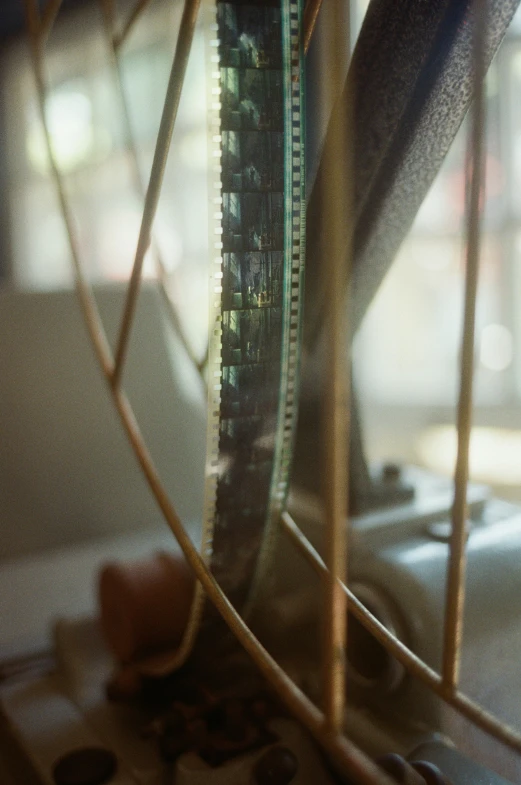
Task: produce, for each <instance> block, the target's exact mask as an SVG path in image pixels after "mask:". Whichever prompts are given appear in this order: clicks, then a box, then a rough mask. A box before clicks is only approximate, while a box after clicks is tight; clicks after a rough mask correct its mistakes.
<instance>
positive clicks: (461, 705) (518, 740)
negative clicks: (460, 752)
mask: <svg viewBox="0 0 521 785" xmlns="http://www.w3.org/2000/svg"><path fill="white" fill-rule="evenodd" d="M281 527H282V530H283V531H284V532H285V533H286V534H287V535H288V537H289V538H290V540H291V541H292V542H293V544H294V545H295V546H296V547H297V549H298V550H299V551H300V553H301V554H302V555H303V556H304V558H305V559H306V561H307V562H308V564H309V565H310V566H311V567H312V568H313V569H314V570H315V572H316V573H317V574H318V575H319V576H320V577H321V578H325V577H326V573H327V566H326V564H325V562H324V560H323V559H322V557H321V556H320V554H319V553H318V552H317V551H316V549H315V548H314V547H313V545H312V544H311V543H310V542H309V540H308V539H307V537H306V536H305V535H304V534H303V532H302V531H301V530H300V529H299V527H298V526H297V524H296V523H295V521H294V520H293V518H292V517H291V515H290V514H289V513H288V512H284V513H283V514H282V517H281ZM342 590H343V591H344V592H345V593H346V595H347V597H348V598H349V610H350V612H351V613H352V614H353V616H354V617H355V618H356V619H357V620H358V621H359V622H360V623H361V624H363V625H364V627H365V628H366V629H367V630H368V631H369V632H370V633H371V634H372V635H374V637H375V638H376V640H377V641H378V642H379V643H381V644H382V646H384V648H385V649H386V650H387V651H388V652H389V654H392V656H393V657H395V658H396V659H397V660H398V662H400V663H401V664H402V665H403V666H404V667H405V668H407V670H408V671H409V672H410V673H411V674H412V675H413V676H416V677H417V678H418V679H420V681H422V682H423V683H424V684H426V685H427V686H428V687H429V688H430V689H432V690H433V692H435V693H436V694H437V695H439V696H440V697H441V698H443V699H444V700H446V701H447V703H449V704H450V705H451V706H453V708H454V709H456V710H457V711H458V712H459V713H460V714H461V715H462V716H463V717H465V718H466V719H468V720H470V721H471V722H474V723H475V725H477V726H478V727H479V728H481V730H483V731H485V732H486V733H488V734H489V735H490V736H493V737H494V738H495V739H497V740H498V741H500V742H502V743H503V744H505V745H506V746H507V747H510V749H513V750H515V751H516V752H517V753H519V754H521V734H520V733H518V732H517V731H516V730H514V729H513V728H511V727H510V726H509V725H506V724H505V723H502V722H500V721H499V720H498V719H497V718H496V717H494V716H493V715H492V714H490V712H488V711H486V709H483V708H482V707H481V706H480V705H479V704H477V703H475V702H474V701H473V700H471V699H470V698H468V697H467V696H466V695H464V694H462V693H461V692H453V691H447V689H446V687H445V685H444V683H443V680H442V678H441V676H440V674H439V673H436V671H435V670H433V668H430V667H429V666H428V665H427V664H426V663H425V662H423V660H421V659H420V658H419V657H418V656H417V655H416V654H415V653H414V652H413V651H411V649H409V648H408V646H406V645H405V644H404V643H402V641H401V640H399V639H398V638H396V637H395V636H394V635H393V634H392V633H391V632H389V630H388V629H387V627H384V625H383V624H382V623H381V622H380V621H379V620H378V619H377V618H376V616H373V614H372V613H371V612H370V611H368V610H367V608H366V607H365V605H364V604H363V603H361V602H360V600H359V599H358V598H357V597H356V595H355V594H353V592H352V591H351V590H350V589H349V587H348V586H346V585H345V584H343V585H342Z"/></svg>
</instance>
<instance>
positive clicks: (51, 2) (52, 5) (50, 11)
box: [40, 0, 62, 44]
mask: <svg viewBox="0 0 521 785" xmlns="http://www.w3.org/2000/svg"><path fill="white" fill-rule="evenodd" d="M61 4H62V0H47V5H46V6H45V7H44V9H43V13H42V17H41V23H40V42H41V43H42V44H43V43H45V42H46V40H47V39H48V38H49V36H50V34H51V30H52V26H53V24H54V21H55V19H56V17H57V16H58V11H59V10H60V7H61Z"/></svg>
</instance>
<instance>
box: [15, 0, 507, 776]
mask: <svg viewBox="0 0 521 785" xmlns="http://www.w3.org/2000/svg"><path fill="white" fill-rule="evenodd" d="M23 2H24V5H25V14H26V25H27V30H28V36H29V43H30V49H31V55H32V62H33V68H34V76H35V82H36V88H37V96H38V104H39V112H40V117H41V122H42V125H43V129H44V135H45V140H46V146H47V151H48V157H49V162H50V169H51V174H52V177H53V179H54V182H55V185H56V190H57V195H58V200H59V205H60V210H61V213H62V217H63V221H64V224H65V228H66V233H67V237H68V243H69V246H70V253H71V257H72V261H73V265H74V269H75V275H76V285H77V290H78V294H79V298H80V302H81V307H82V310H83V315H84V318H85V322H86V325H87V328H88V332H89V334H90V338H91V340H92V343H93V346H94V349H95V352H96V356H97V359H98V362H99V365H100V367H101V370H102V372H103V375H104V377H105V379H106V381H107V383H108V386H109V388H110V393H111V396H112V399H113V402H114V405H115V407H116V409H117V411H118V414H119V417H120V419H121V421H122V424H123V426H124V429H125V431H126V433H127V436H128V439H129V441H130V443H131V445H132V448H133V450H134V452H135V455H136V457H137V459H138V461H139V464H140V466H141V469H142V471H143V473H144V475H145V477H146V479H147V482H148V485H149V487H150V490H151V492H152V493H153V495H154V497H155V499H156V501H157V503H158V505H159V507H160V509H161V511H162V513H163V515H164V518H165V520H166V522H167V524H168V526H169V527H170V529H171V531H172V533H173V535H174V537H175V538H176V540H177V541H178V543H179V545H180V547H181V549H182V551H183V553H184V555H185V557H186V560H187V562H188V564H189V565H190V567H191V569H192V570H193V573H194V574H195V576H196V579H197V581H198V582H199V583H200V585H201V587H202V589H203V590H204V592H205V594H206V596H207V597H208V599H209V600H210V601H211V602H212V603H213V605H214V606H215V608H216V609H217V611H218V612H219V614H220V615H221V616H222V618H223V619H224V621H225V622H226V624H227V625H228V627H229V629H230V630H231V631H232V633H233V634H234V635H235V637H236V638H237V640H238V642H239V643H240V644H241V645H242V646H243V648H244V649H245V650H246V652H247V653H248V654H249V655H250V656H251V657H252V659H253V661H254V662H255V663H256V665H257V666H258V667H259V669H260V671H261V672H262V673H263V675H264V676H265V677H266V679H267V680H268V682H269V683H270V684H271V686H272V687H273V688H274V690H276V692H277V693H278V695H279V697H280V698H281V699H282V700H283V701H284V703H285V704H286V706H287V708H288V709H289V710H290V711H291V712H292V713H293V714H294V716H295V717H296V718H297V719H298V720H299V721H300V722H301V723H302V724H303V725H304V726H305V727H306V728H307V729H308V730H309V731H310V732H311V733H312V735H313V736H314V737H315V738H316V739H317V741H318V742H319V744H320V745H321V746H322V747H323V749H324V750H325V751H326V752H327V753H328V754H329V755H330V756H331V758H332V759H333V760H334V761H335V762H336V764H337V765H338V766H339V767H340V769H341V770H343V771H344V772H345V773H346V774H348V775H349V776H350V777H352V778H353V779H354V780H355V781H356V782H360V783H382V785H390V783H391V782H392V781H391V779H390V778H389V776H388V775H387V774H385V773H384V772H383V771H382V770H381V769H380V768H379V767H378V766H377V765H376V764H375V763H374V762H373V761H372V760H371V759H370V758H369V757H368V756H367V755H366V754H365V753H363V752H362V751H361V750H360V749H359V748H358V747H357V746H356V745H355V744H353V743H352V742H351V741H350V740H349V739H348V738H346V737H345V736H344V734H343V722H344V707H345V698H346V689H345V651H346V644H347V636H348V635H349V630H348V628H347V624H346V619H347V611H348V610H349V612H350V613H352V615H353V617H354V618H355V619H357V620H358V621H359V622H360V623H361V624H362V625H364V627H365V628H366V629H367V630H368V631H369V632H370V633H371V634H372V635H373V636H374V637H375V638H376V640H377V641H378V642H379V643H380V644H382V646H384V647H385V649H386V650H387V651H388V653H389V654H390V655H392V656H393V657H394V658H396V660H398V662H400V663H401V664H402V665H403V666H405V668H406V669H407V670H408V671H409V672H410V673H411V674H412V675H413V676H414V677H416V678H417V679H419V680H420V681H422V682H423V683H424V684H425V685H426V686H427V687H428V688H430V689H431V690H432V691H433V692H435V693H436V694H437V695H439V696H440V697H441V698H442V699H443V700H444V701H446V702H447V703H448V704H450V705H451V706H452V707H453V708H454V709H455V710H456V711H458V712H459V713H460V714H461V715H463V716H464V717H465V718H466V719H467V720H469V721H470V722H472V723H474V724H475V725H476V726H477V727H479V728H480V729H482V730H483V731H485V732H486V733H488V734H490V735H491V736H493V737H495V738H496V739H497V740H499V741H500V742H502V743H504V744H505V745H507V746H508V747H510V748H511V749H513V750H515V751H516V752H518V753H521V734H520V733H519V732H517V731H516V730H514V729H513V728H511V727H509V726H507V725H505V724H503V723H502V722H500V720H499V719H497V718H496V717H495V716H493V715H492V714H491V713H489V712H487V711H486V710H485V709H484V708H483V707H482V706H480V705H479V704H477V703H476V702H474V701H473V700H471V699H470V698H469V697H468V696H466V695H465V694H463V693H462V692H461V691H460V689H459V686H458V685H459V669H460V654H461V642H462V620H463V611H464V604H465V592H464V587H465V568H466V563H465V543H466V526H465V524H466V518H467V501H466V499H467V483H468V473H469V468H468V467H469V443H470V432H471V420H472V393H473V353H474V324H475V310H476V295H477V283H478V268H479V256H480V234H481V232H480V229H481V209H482V206H481V201H480V195H481V192H482V188H483V184H484V155H485V154H484V127H485V89H484V76H485V54H484V53H485V46H486V43H485V39H486V25H487V10H488V7H487V6H488V3H487V0H475V14H474V15H473V19H474V30H473V64H474V69H473V93H474V101H473V105H472V113H471V116H472V122H471V124H470V133H469V140H468V156H467V169H468V172H467V198H466V203H467V217H466V266H465V269H466V272H465V305H464V324H463V336H462V351H461V372H460V388H459V402H458V410H457V431H458V437H457V461H456V469H455V476H454V503H453V506H452V533H451V537H450V543H449V559H448V573H447V590H446V601H445V622H444V631H443V663H442V671H441V673H437V672H436V671H435V670H433V669H432V668H431V667H429V666H428V665H427V664H426V663H425V662H423V661H422V660H421V659H420V658H418V657H417V656H416V655H415V654H414V652H413V651H411V650H410V649H409V648H408V647H407V646H406V645H405V644H404V643H403V642H401V641H400V640H399V639H398V638H396V637H395V636H394V635H393V634H392V633H391V632H390V631H389V630H388V629H387V628H386V627H385V626H384V625H383V624H382V623H381V622H380V621H379V620H378V619H377V618H376V617H375V616H374V615H373V614H372V613H371V612H370V611H369V610H368V609H367V608H366V607H365V606H364V604H363V603H361V602H360V600H359V599H358V598H357V597H356V596H355V595H354V594H353V592H352V591H351V590H350V588H349V586H348V585H347V574H346V562H347V552H348V547H349V543H348V532H349V526H346V520H347V481H348V480H347V478H346V474H347V473H346V471H345V466H346V465H347V459H348V456H347V448H346V445H347V444H348V443H349V438H348V436H349V410H350V405H349V389H350V385H349V379H348V368H347V353H346V351H345V346H346V335H347V334H348V331H349V324H348V314H347V313H346V308H345V303H346V280H347V281H348V280H349V274H348V271H347V274H346V269H345V265H342V269H341V265H340V264H339V262H340V260H345V258H346V246H347V247H349V243H350V236H349V234H350V226H349V220H348V219H347V221H346V216H349V215H350V203H351V194H350V183H351V182H352V178H351V177H350V172H351V166H352V162H351V161H350V145H349V139H350V120H351V115H350V107H349V106H347V105H346V106H345V107H344V108H343V111H342V112H341V122H340V123H337V127H336V137H337V138H336V145H335V154H334V155H331V156H330V158H331V160H329V161H327V160H326V161H325V162H323V163H324V166H325V171H326V175H327V176H328V177H326V179H327V182H328V188H327V191H326V192H325V193H324V194H323V195H322V197H323V200H324V203H325V207H324V213H325V214H326V215H327V216H328V219H327V220H328V225H327V229H328V237H329V238H330V246H329V254H328V259H329V262H328V264H327V265H326V269H325V271H324V275H325V281H326V283H325V286H326V291H327V294H328V302H329V308H328V314H327V319H326V324H325V330H326V334H327V340H328V345H329V346H330V347H332V349H331V351H330V352H329V357H328V363H329V365H328V369H327V371H328V374H327V381H326V385H325V395H324V398H325V406H324V416H323V420H324V424H323V438H324V456H325V459H324V472H325V473H326V474H327V477H328V493H327V497H326V498H325V500H324V502H325V504H324V508H325V531H326V547H325V560H324V559H322V557H321V556H320V555H319V554H318V552H317V551H316V550H315V548H314V547H313V545H312V544H311V543H310V542H309V540H308V539H307V538H306V537H305V535H304V534H303V532H302V531H301V530H300V529H299V527H298V526H297V524H296V523H295V521H294V520H293V518H292V517H291V515H290V514H289V512H288V511H287V510H286V511H284V512H283V513H282V515H281V517H280V530H281V531H282V532H284V534H285V535H286V536H287V537H288V539H289V540H290V541H291V542H292V543H293V545H294V546H295V548H296V549H297V550H298V551H299V552H300V553H301V554H302V555H303V556H304V558H305V559H306V561H307V562H308V563H309V564H310V565H311V567H312V568H313V570H314V571H315V572H316V574H317V576H318V578H319V580H320V581H321V582H322V583H323V584H324V589H325V591H324V608H323V615H324V620H325V629H326V634H325V646H324V653H323V663H322V670H323V683H324V690H323V693H324V698H323V707H322V708H318V707H317V706H316V705H314V703H312V702H311V701H310V700H309V698H308V697H307V696H306V695H305V694H304V693H303V692H302V691H301V690H300V689H299V688H298V687H297V686H296V685H295V683H294V682H293V681H292V680H291V678H290V677H289V676H288V675H287V674H286V673H285V672H284V670H283V669H282V668H281V667H280V666H279V665H278V663H277V662H276V661H275V660H274V659H273V658H272V656H271V655H270V654H269V653H268V652H267V651H266V649H265V648H264V647H263V646H262V644H261V643H260V641H259V640H258V639H257V638H256V637H255V636H254V635H253V633H252V632H251V630H250V629H249V627H248V625H247V623H246V622H245V621H244V620H243V618H242V617H241V616H240V615H239V614H238V613H237V611H236V610H235V608H234V607H233V606H232V604H231V603H230V601H229V600H228V599H227V597H226V595H225V594H224V592H223V591H222V589H221V588H220V586H219V584H218V583H217V581H216V580H215V578H214V577H213V575H212V573H211V572H210V571H209V569H208V567H207V566H206V564H205V561H204V559H203V557H202V556H201V555H200V553H199V552H198V550H197V549H196V547H195V546H194V544H193V542H192V540H191V539H190V537H189V535H188V534H187V532H186V531H185V528H184V527H183V524H182V522H181V520H180V519H179V517H178V515H177V514H176V511H175V508H174V505H173V503H172V501H171V500H170V498H169V496H168V494H167V492H166V490H165V488H164V487H163V485H162V483H161V480H160V478H159V474H158V472H157V471H156V468H155V466H154V462H153V460H152V457H151V455H150V453H149V451H148V449H147V445H146V443H145V441H144V439H143V436H142V434H141V432H140V429H139V425H138V422H137V420H136V418H135V416H134V413H133V410H132V407H131V405H130V403H129V400H128V398H127V397H126V395H125V391H124V389H123V386H122V375H123V370H124V367H125V362H126V357H127V349H128V344H129V337H130V333H131V329H132V323H133V318H134V314H135V310H136V303H137V297H138V293H139V287H140V281H141V276H142V270H143V262H144V257H145V253H146V252H147V250H148V248H149V246H150V245H151V243H152V247H153V251H154V257H155V260H156V264H157V269H158V279H159V283H160V286H161V289H162V292H163V294H164V298H165V301H166V302H167V303H168V313H169V315H170V318H171V320H172V325H173V328H174V329H175V331H176V332H177V334H178V336H179V338H180V341H181V343H182V345H183V346H184V349H185V351H186V352H187V354H188V356H189V357H190V359H191V360H192V362H193V364H194V366H195V367H196V368H197V370H198V372H199V374H200V375H201V377H202V378H203V379H204V373H205V367H206V362H207V354H205V356H203V357H202V358H197V357H196V353H195V352H194V350H193V348H192V347H191V345H190V342H189V341H188V338H187V336H186V335H185V333H184V331H183V328H182V324H181V322H180V319H179V317H178V314H177V312H176V308H175V306H174V304H173V303H172V301H171V299H170V297H169V294H168V292H167V288H166V284H165V279H166V273H165V267H164V264H163V262H162V260H161V257H160V254H159V251H158V249H157V248H156V247H155V245H154V243H153V239H152V229H153V223H154V217H155V213H156V209H157V206H158V201H159V196H160V192H161V186H162V180H163V174H164V169H165V165H166V159H167V155H168V150H169V146H170V141H171V138H172V133H173V129H174V124H175V120H176V114H177V109H178V105H179V100H180V96H181V90H182V87H183V80H184V76H185V72H186V66H187V62H188V57H189V54H190V49H191V45H192V40H193V36H194V29H195V24H196V20H197V17H198V13H199V10H200V4H201V0H185V2H184V8H183V13H182V18H181V23H180V29H179V35H178V39H177V44H176V47H175V52H174V56H173V62H172V68H171V73H170V78H169V82H168V89H167V93H166V98H165V102H164V107H163V112H162V117H161V122H160V127H159V132H158V136H157V142H156V147H155V153H154V157H153V163H152V169H151V174H150V179H149V182H148V186H147V187H146V188H145V186H144V182H143V180H142V177H141V174H140V170H139V163H138V155H137V149H136V144H135V140H134V137H133V134H132V127H131V122H130V114H129V107H128V104H127V100H126V96H125V90H124V88H123V81H122V73H121V60H120V57H121V51H122V48H123V46H124V44H125V41H126V40H127V38H128V36H129V35H130V33H131V31H132V30H133V28H134V26H135V25H136V24H138V22H139V20H140V18H141V17H142V15H143V13H144V11H145V10H146V8H147V7H148V5H149V4H150V2H151V0H135V5H134V8H133V10H132V11H131V12H130V13H129V14H128V16H127V18H126V21H125V22H124V23H123V24H120V25H118V24H117V23H116V9H115V0H99V2H100V4H101V9H102V13H103V20H104V27H105V33H106V39H107V44H108V47H109V50H110V53H111V58H112V61H113V65H114V69H115V73H116V76H117V81H118V85H119V97H120V102H121V114H122V118H123V122H124V128H125V134H126V143H127V146H128V149H129V152H130V159H131V165H132V169H133V180H134V185H135V188H136V191H137V192H138V193H139V195H141V196H143V198H144V208H143V214H142V220H141V227H140V232H139V239H138V243H137V250H136V254H135V259H134V263H133V267H132V272H131V276H130V280H129V283H128V287H127V293H126V301H125V305H124V311H123V316H122V319H121V326H120V331H119V337H118V340H117V343H116V350H115V352H114V353H112V351H111V349H110V347H109V342H108V340H107V337H106V335H105V331H104V328H103V324H102V321H101V318H100V315H99V313H98V310H97V306H96V302H95V299H94V296H93V293H92V290H91V287H90V283H89V281H88V278H87V275H86V273H85V270H84V266H83V264H82V259H81V254H80V252H79V245H78V241H77V237H76V232H75V226H74V219H73V215H72V212H71V208H70V205H69V201H68V198H67V193H66V188H65V185H64V181H63V177H62V174H61V172H60V168H59V166H58V163H57V160H56V157H55V155H54V153H53V148H52V143H51V135H50V130H49V126H48V122H47V118H46V112H45V102H46V95H47V84H46V76H45V51H46V44H47V42H48V39H49V35H50V33H51V30H52V28H53V25H54V23H55V20H56V17H57V15H58V13H59V10H60V6H61V3H62V0H47V4H46V5H45V6H44V8H43V10H42V11H41V10H40V6H39V4H38V0H23ZM321 4H322V3H321V0H307V4H306V6H305V11H304V16H303V25H302V29H301V30H300V36H301V40H302V43H303V47H304V51H305V52H307V50H308V48H309V44H310V41H311V38H312V35H313V31H314V28H315V23H316V21H317V17H318V15H319V11H320V7H321ZM338 5H339V4H338ZM335 6H337V4H336V3H335ZM337 12H338V9H337ZM333 16H334V14H333ZM323 78H324V79H325V78H328V79H331V78H332V76H331V74H328V75H323Z"/></svg>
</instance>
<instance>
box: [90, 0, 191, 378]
mask: <svg viewBox="0 0 521 785" xmlns="http://www.w3.org/2000/svg"><path fill="white" fill-rule="evenodd" d="M101 8H102V12H103V21H104V26H105V33H106V37H107V39H108V41H109V49H110V52H111V57H112V62H113V67H114V74H115V77H116V86H117V92H118V95H119V98H120V104H121V110H122V115H123V125H124V131H125V137H126V142H127V149H128V151H129V152H130V159H131V169H132V177H133V180H134V187H135V189H136V191H137V193H138V194H139V195H140V196H142V197H143V198H144V196H145V185H144V182H143V178H142V175H141V169H140V166H139V157H138V153H137V145H136V140H135V137H134V132H133V130H132V122H131V119H130V111H129V105H128V101H127V98H126V94H125V88H124V85H123V75H122V72H121V61H120V58H119V52H118V49H117V48H116V46H115V43H114V15H113V6H112V0H101ZM152 248H153V252H154V256H155V261H156V268H157V273H158V278H159V289H160V292H161V295H162V297H163V301H164V303H165V306H166V309H167V312H168V316H169V318H170V321H171V323H172V326H173V328H174V331H175V332H176V334H177V336H178V338H179V340H180V341H181V344H182V346H183V348H184V350H185V352H186V354H187V356H188V358H189V359H190V361H191V362H192V363H193V365H194V366H195V368H196V369H197V371H198V373H199V375H200V376H201V379H202V380H203V382H204V368H205V365H206V354H205V355H204V356H203V358H202V359H201V360H198V359H197V357H196V355H195V352H194V351H193V348H192V346H191V345H190V341H189V340H188V338H187V336H186V333H185V330H184V328H183V325H182V323H181V320H180V318H179V314H178V312H177V310H176V308H175V306H174V304H173V303H172V300H171V298H170V296H169V294H168V291H167V272H166V268H165V265H164V262H163V259H162V256H161V253H160V250H159V248H158V246H157V243H153V245H152Z"/></svg>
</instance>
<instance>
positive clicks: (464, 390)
mask: <svg viewBox="0 0 521 785" xmlns="http://www.w3.org/2000/svg"><path fill="white" fill-rule="evenodd" d="M487 6H488V3H487V0H478V2H476V4H475V16H474V30H473V39H474V40H473V57H474V104H473V109H472V113H471V119H472V121H471V132H470V133H471V137H470V151H469V152H470V155H469V156H468V158H467V161H468V163H469V164H470V166H471V170H470V177H469V179H468V180H467V209H468V212H467V227H466V233H467V252H466V271H465V310H464V319H463V338H462V351H461V376H460V392H459V402H458V413H457V425H458V452H457V458H456V469H455V474H454V502H453V506H452V534H451V538H450V550H449V564H448V574H447V593H446V605H445V627H444V638H443V668H442V673H443V682H444V685H445V687H446V688H448V689H449V690H455V689H456V688H457V686H458V679H459V670H460V653H461V639H462V632H463V611H464V605H465V570H466V554H465V545H466V539H467V536H466V520H467V514H468V511H467V483H468V476H469V450H470V433H471V428H472V392H473V377H474V333H475V321H476V297H477V289H478V273H479V256H480V242H481V205H480V201H481V199H482V196H483V186H484V177H485V172H484V157H485V145H484V127H485V111H486V107H485V41H486V24H487Z"/></svg>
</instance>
